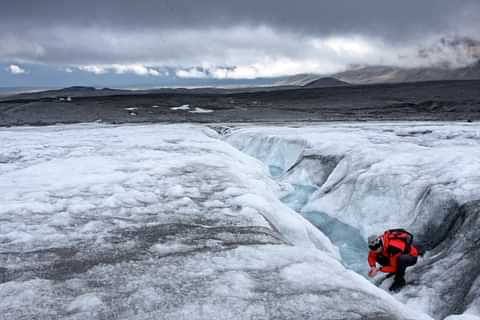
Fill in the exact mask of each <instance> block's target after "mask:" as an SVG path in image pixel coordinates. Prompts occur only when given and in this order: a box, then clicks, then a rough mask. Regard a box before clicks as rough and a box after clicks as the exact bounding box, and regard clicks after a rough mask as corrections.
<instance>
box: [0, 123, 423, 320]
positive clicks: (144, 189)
mask: <svg viewBox="0 0 480 320" xmlns="http://www.w3.org/2000/svg"><path fill="white" fill-rule="evenodd" d="M0 141H1V142H2V143H1V144H0V154H1V155H2V158H1V161H0V182H1V183H0V203H1V206H0V219H1V224H0V280H1V281H0V315H1V316H0V318H1V317H3V318H4V319H86V318H88V319H152V318H153V319H158V318H161V319H228V318H230V319H254V318H257V319H271V318H276V319H291V318H303V319H429V317H428V316H426V315H424V314H422V313H418V312H415V311H412V310H410V309H409V308H406V307H405V306H404V305H403V304H402V303H400V302H398V301H397V300H395V299H394V298H392V297H391V296H389V295H388V294H386V293H385V292H384V291H383V290H381V289H379V288H376V287H375V286H373V285H372V284H370V283H369V282H368V281H367V280H366V279H364V278H363V277H361V276H359V275H358V274H356V273H354V272H352V271H349V270H347V269H345V268H344V267H343V265H342V264H341V263H340V262H339V255H338V252H337V249H336V248H335V247H334V246H333V245H332V243H331V242H330V240H329V239H328V238H327V237H326V236H325V235H324V234H323V233H322V232H321V231H320V230H318V229H317V228H315V227H314V226H313V225H311V224H310V223H308V222H307V221H306V220H305V219H304V218H302V217H301V216H300V215H299V214H297V213H296V212H295V211H293V210H292V209H290V208H289V207H288V206H286V205H285V204H284V203H282V202H281V201H280V199H279V194H281V193H282V192H283V191H282V190H283V189H282V188H283V186H282V185H279V184H278V183H277V182H276V181H274V180H272V179H271V178H270V177H269V174H268V171H267V170H266V169H265V166H264V165H263V163H261V162H260V161H258V160H255V159H253V158H251V157H250V156H247V155H245V154H244V153H242V152H240V151H238V150H237V149H235V148H233V147H232V146H231V145H229V144H228V143H225V142H224V141H222V140H221V139H219V136H218V135H217V133H216V132H215V131H213V130H211V129H208V128H205V127H202V126H194V125H141V126H139V125H130V126H104V125H99V124H95V125H90V124H89V125H70V126H53V127H42V128H29V127H22V128H3V129H0Z"/></svg>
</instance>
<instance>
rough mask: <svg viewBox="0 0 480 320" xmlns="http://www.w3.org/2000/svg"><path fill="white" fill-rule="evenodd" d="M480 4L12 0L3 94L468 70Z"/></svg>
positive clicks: (1, 64) (2, 32)
mask: <svg viewBox="0 0 480 320" xmlns="http://www.w3.org/2000/svg"><path fill="white" fill-rule="evenodd" d="M479 16H480V1H478V0H456V1H453V0H420V1H419V0H402V1H390V0H361V1H360V0H358V1H357V0H332V1H324V0H297V1H292V0H288V1H287V0H263V1H262V0H255V1H253V0H242V1H239V0H236V1H231V0H168V1H167V0H156V1H154V0H138V1H131V0H129V1H123V0H103V1H98V0H82V1H65V0H58V1H57V0H42V1H38V0H16V1H8V0H0V81H1V82H0V86H3V87H5V86H18V85H25V86H26V85H32V86H34V85H38V86H42V85H45V86H48V85H53V86H55V85H71V84H96V85H102V84H105V85H119V86H121V85H133V84H160V85H162V84H166V85H167V84H169V83H172V81H179V80H182V79H183V80H185V79H190V81H193V80H198V81H205V79H214V80H226V79H252V78H259V77H267V78H268V77H278V76H284V75H293V74H297V73H320V74H329V73H334V72H338V71H342V70H345V69H347V68H349V67H350V66H351V65H359V64H360V65H368V64H370V65H396V66H403V67H416V66H431V65H442V66H450V67H456V66H463V65H467V64H469V63H472V62H473V61H474V57H473V56H472V52H471V50H469V48H468V47H466V46H465V45H464V40H465V39H472V40H480V31H479V30H480V19H478V17H479Z"/></svg>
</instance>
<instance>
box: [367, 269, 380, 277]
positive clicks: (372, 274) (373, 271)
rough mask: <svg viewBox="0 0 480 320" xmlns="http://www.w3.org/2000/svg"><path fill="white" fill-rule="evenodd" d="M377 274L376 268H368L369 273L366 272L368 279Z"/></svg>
mask: <svg viewBox="0 0 480 320" xmlns="http://www.w3.org/2000/svg"><path fill="white" fill-rule="evenodd" d="M377 272H378V269H377V268H375V267H371V268H370V271H368V276H369V277H370V278H372V277H375V275H376V274H377Z"/></svg>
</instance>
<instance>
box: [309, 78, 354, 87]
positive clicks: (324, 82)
mask: <svg viewBox="0 0 480 320" xmlns="http://www.w3.org/2000/svg"><path fill="white" fill-rule="evenodd" d="M349 85H350V84H349V83H348V82H345V81H341V80H338V79H335V78H333V77H325V78H320V79H316V80H313V81H311V82H309V83H307V84H305V85H303V87H304V88H326V87H341V86H349Z"/></svg>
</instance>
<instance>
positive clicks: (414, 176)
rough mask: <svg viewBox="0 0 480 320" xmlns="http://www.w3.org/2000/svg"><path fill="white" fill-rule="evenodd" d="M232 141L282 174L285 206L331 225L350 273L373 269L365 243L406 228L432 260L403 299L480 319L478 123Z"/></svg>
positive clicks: (299, 132) (322, 128) (280, 132)
mask: <svg viewBox="0 0 480 320" xmlns="http://www.w3.org/2000/svg"><path fill="white" fill-rule="evenodd" d="M225 139H226V140H227V141H228V142H229V143H231V144H232V145H234V146H235V147H237V148H238V149H239V150H242V151H244V152H245V153H247V154H249V155H251V156H253V157H255V158H257V159H259V160H260V161H262V162H263V163H265V165H266V167H267V168H273V169H271V171H272V177H275V179H276V180H277V181H278V183H279V184H280V185H283V186H284V187H283V195H282V196H281V197H283V199H284V201H285V203H287V204H288V205H289V206H290V207H292V208H293V209H294V210H296V211H298V212H300V213H301V214H302V215H304V216H305V217H306V218H307V219H309V220H310V221H311V222H312V223H313V224H316V225H319V227H320V229H322V225H323V229H326V230H324V232H326V233H327V235H329V236H330V238H331V239H332V240H333V241H334V243H335V244H336V245H337V246H338V247H340V249H342V248H343V260H344V264H345V265H346V266H347V267H348V268H349V269H352V270H356V271H357V272H359V273H363V274H364V273H365V272H366V267H363V268H364V269H362V265H361V260H363V259H366V252H363V254H362V253H361V252H360V250H361V248H359V247H358V244H359V242H360V241H361V240H359V239H358V238H359V237H360V238H362V239H363V241H364V242H365V239H366V238H367V237H368V235H369V234H380V233H381V232H382V231H383V230H385V229H388V228H397V227H403V228H406V229H408V230H411V231H412V232H413V233H414V234H415V236H416V244H417V246H418V247H420V248H421V250H422V251H423V252H424V253H425V255H424V256H423V257H422V258H421V259H420V261H419V263H418V264H417V265H416V266H415V267H413V268H410V269H409V271H408V272H407V282H410V284H411V285H409V286H408V287H407V288H406V289H405V290H403V291H402V293H401V294H399V295H397V298H398V299H399V300H400V301H402V302H404V303H406V304H407V305H409V306H412V307H415V308H418V309H420V310H422V311H424V312H425V313H428V314H430V315H432V316H433V317H434V318H438V319H443V318H445V317H447V316H449V315H452V314H464V315H463V316H464V317H465V319H467V318H468V319H469V318H470V317H475V316H478V315H479V314H480V298H479V296H480V291H479V285H480V282H479V281H480V280H479V279H480V277H479V274H480V263H479V261H480V259H479V258H480V256H479V252H480V250H479V248H480V247H479V244H480V236H479V235H478V232H477V231H478V230H479V227H480V220H479V215H478V213H479V209H480V207H479V205H480V201H478V200H480V191H479V190H480V189H479V187H480V171H479V166H480V148H479V147H480V145H479V144H480V126H478V124H468V123H413V124H412V123H368V124H367V123H363V124H355V123H351V124H340V123H337V124H323V125H314V126H302V127H301V128H298V127H295V126H292V127H258V128H257V127H252V128H240V129H238V130H235V131H233V132H232V133H230V134H228V135H226V136H225ZM283 154H286V155H285V156H283ZM299 190H300V191H299ZM305 190H308V191H307V192H306V191H305ZM291 199H295V200H296V202H295V201H294V202H293V203H292V201H291ZM299 199H301V200H300V201H299ZM323 229H322V230H323ZM332 235H335V236H336V237H337V239H335V238H332ZM384 286H385V285H384ZM455 317H457V318H458V317H460V316H459V315H456V316H455ZM458 319H460V318H458Z"/></svg>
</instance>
